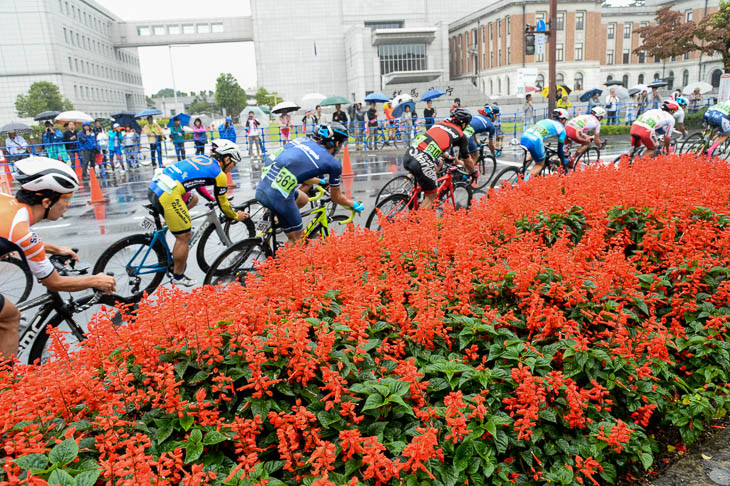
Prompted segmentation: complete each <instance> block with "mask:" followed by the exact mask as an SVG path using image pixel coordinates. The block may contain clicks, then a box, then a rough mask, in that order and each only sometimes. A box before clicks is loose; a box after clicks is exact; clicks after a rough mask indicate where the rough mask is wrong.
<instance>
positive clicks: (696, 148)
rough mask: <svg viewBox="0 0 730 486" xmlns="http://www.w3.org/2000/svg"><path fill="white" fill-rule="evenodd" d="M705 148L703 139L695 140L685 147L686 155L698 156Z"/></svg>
mask: <svg viewBox="0 0 730 486" xmlns="http://www.w3.org/2000/svg"><path fill="white" fill-rule="evenodd" d="M705 148H706V144H705V141H704V139H700V140H695V141H694V143H692V144H691V145H690V146H689V147H687V152H686V153H688V154H699V153H702V152H703V151H704V150H705Z"/></svg>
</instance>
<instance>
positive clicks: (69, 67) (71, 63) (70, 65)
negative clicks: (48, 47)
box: [68, 56, 74, 71]
mask: <svg viewBox="0 0 730 486" xmlns="http://www.w3.org/2000/svg"><path fill="white" fill-rule="evenodd" d="M68 69H69V71H73V70H74V65H73V62H71V56H68Z"/></svg>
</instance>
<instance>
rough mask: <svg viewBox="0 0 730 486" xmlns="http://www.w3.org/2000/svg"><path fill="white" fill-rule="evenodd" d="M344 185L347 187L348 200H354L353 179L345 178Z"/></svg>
mask: <svg viewBox="0 0 730 486" xmlns="http://www.w3.org/2000/svg"><path fill="white" fill-rule="evenodd" d="M342 183H343V184H344V185H345V196H347V199H352V177H345V178H344V179H342Z"/></svg>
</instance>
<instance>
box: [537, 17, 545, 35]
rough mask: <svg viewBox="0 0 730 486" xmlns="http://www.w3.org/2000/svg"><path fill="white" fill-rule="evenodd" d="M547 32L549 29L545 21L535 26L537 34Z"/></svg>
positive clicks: (539, 21) (538, 22)
mask: <svg viewBox="0 0 730 486" xmlns="http://www.w3.org/2000/svg"><path fill="white" fill-rule="evenodd" d="M546 30H547V28H546V26H545V21H544V20H542V19H540V20H538V21H537V25H536V26H535V31H536V32H545V31H546Z"/></svg>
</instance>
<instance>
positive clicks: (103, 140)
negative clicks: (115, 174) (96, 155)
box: [96, 131, 109, 173]
mask: <svg viewBox="0 0 730 486" xmlns="http://www.w3.org/2000/svg"><path fill="white" fill-rule="evenodd" d="M96 145H97V146H98V147H99V151H100V152H101V162H102V164H106V163H107V161H108V160H109V158H108V157H107V154H108V152H109V151H108V148H109V135H107V133H106V132H105V131H101V132H99V133H98V134H97V135H96ZM102 168H103V167H102ZM102 173H104V171H103V170H102Z"/></svg>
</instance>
